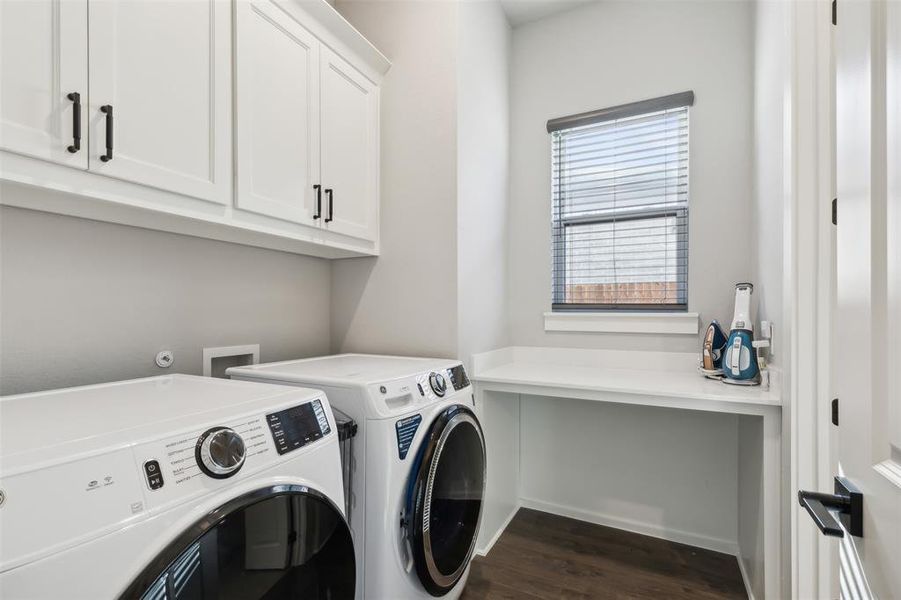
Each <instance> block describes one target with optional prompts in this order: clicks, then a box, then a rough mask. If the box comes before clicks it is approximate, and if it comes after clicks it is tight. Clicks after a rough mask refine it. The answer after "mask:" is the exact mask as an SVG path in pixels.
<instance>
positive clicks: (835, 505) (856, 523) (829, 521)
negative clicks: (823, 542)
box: [798, 477, 863, 537]
mask: <svg viewBox="0 0 901 600" xmlns="http://www.w3.org/2000/svg"><path fill="white" fill-rule="evenodd" d="M798 503H799V504H800V505H801V506H803V507H804V508H805V510H807V514H809V515H810V517H811V518H812V519H813V522H814V523H815V524H816V526H817V528H819V530H820V531H821V532H823V533H824V534H825V535H828V536H833V537H845V532H844V529H842V524H844V526H845V529H847V530H848V533H850V534H851V535H853V536H857V537H862V536H863V494H862V493H861V492H860V490H858V489H857V487H855V486H854V484H852V483H851V482H850V481H848V480H847V479H845V478H844V477H836V478H835V493H834V494H824V493H822V492H808V491H805V490H799V491H798ZM829 509H832V510H837V511H838V513H839V516H840V518H841V520H842V523H841V524H840V523H839V521H838V519H836V518H835V516H834V515H833V514H832V513H831V512H829Z"/></svg>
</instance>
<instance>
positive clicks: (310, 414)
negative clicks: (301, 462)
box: [266, 400, 331, 454]
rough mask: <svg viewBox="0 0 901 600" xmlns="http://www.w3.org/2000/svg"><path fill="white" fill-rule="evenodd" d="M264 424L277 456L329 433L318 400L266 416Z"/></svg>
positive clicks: (329, 429)
mask: <svg viewBox="0 0 901 600" xmlns="http://www.w3.org/2000/svg"><path fill="white" fill-rule="evenodd" d="M266 422H267V423H268V424H269V431H270V432H271V433H272V440H273V441H274V442H275V449H276V451H277V452H278V453H279V454H286V453H288V452H291V451H292V450H297V449H298V448H302V447H304V446H306V445H307V444H309V443H310V442H315V441H316V440H318V439H319V438H321V437H322V436H324V435H328V433H329V432H330V431H331V427H330V426H329V423H328V417H326V416H325V411H324V410H322V402H320V401H319V400H313V401H312V402H310V403H308V404H301V405H299V406H293V407H291V408H288V409H285V410H282V411H279V412H277V413H271V414H268V415H266Z"/></svg>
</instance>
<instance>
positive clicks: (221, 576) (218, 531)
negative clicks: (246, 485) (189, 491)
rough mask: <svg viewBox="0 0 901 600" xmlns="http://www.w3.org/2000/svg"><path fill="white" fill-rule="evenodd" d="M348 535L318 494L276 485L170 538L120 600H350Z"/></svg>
mask: <svg viewBox="0 0 901 600" xmlns="http://www.w3.org/2000/svg"><path fill="white" fill-rule="evenodd" d="M355 576H356V565H355V561H354V549H353V542H352V541H351V535H350V529H349V528H348V527H347V523H346V522H345V521H344V517H343V516H342V515H341V511H340V509H338V508H337V507H336V506H335V505H334V504H333V503H332V502H331V501H330V500H329V499H328V498H326V497H325V496H323V495H322V494H320V493H319V492H317V491H315V490H312V489H310V488H308V487H306V486H300V485H276V486H271V487H267V488H263V489H259V490H256V491H254V492H251V493H249V494H245V495H243V496H240V497H238V498H235V499H234V500H232V501H230V502H228V503H227V504H225V505H223V506H220V507H219V508H217V509H216V510H214V511H212V512H210V513H209V514H208V515H207V516H206V517H204V518H203V519H201V520H200V521H198V522H197V523H195V524H194V525H193V526H192V527H191V528H189V529H188V530H187V531H185V532H184V533H182V535H180V536H179V537H177V538H176V539H175V540H174V541H173V542H172V543H171V544H170V545H169V546H168V547H167V548H165V549H164V550H163V551H162V552H161V553H160V554H159V555H158V556H157V558H156V560H154V561H153V562H152V563H151V564H150V565H149V566H148V567H147V568H146V569H144V571H143V572H142V573H141V575H139V576H138V578H137V579H136V580H135V581H134V582H133V583H132V584H131V586H130V587H129V588H128V589H127V590H126V591H125V593H123V594H122V596H121V598H122V599H125V598H129V599H131V598H140V599H141V600H162V599H172V598H179V599H180V600H200V599H204V600H206V599H212V598H234V599H236V600H239V599H240V600H244V599H246V600H257V599H266V600H282V599H286V600H287V599H289V598H291V599H294V598H322V599H326V598H328V599H339V598H341V599H347V600H352V599H353V597H354V581H355Z"/></svg>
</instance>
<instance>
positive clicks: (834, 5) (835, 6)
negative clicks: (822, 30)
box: [832, 0, 838, 25]
mask: <svg viewBox="0 0 901 600" xmlns="http://www.w3.org/2000/svg"><path fill="white" fill-rule="evenodd" d="M832 24H833V25H838V2H836V0H832Z"/></svg>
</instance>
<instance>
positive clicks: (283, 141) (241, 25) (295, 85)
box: [235, 0, 321, 225]
mask: <svg viewBox="0 0 901 600" xmlns="http://www.w3.org/2000/svg"><path fill="white" fill-rule="evenodd" d="M235 16H236V23H235V31H236V81H235V88H236V96H235V97H236V102H237V114H236V119H235V125H236V130H235V139H236V144H235V152H236V154H237V196H236V200H237V206H238V208H240V209H243V210H248V211H252V212H256V213H260V214H264V215H268V216H271V217H277V218H280V219H284V220H287V221H291V222H294V223H301V224H307V225H313V224H315V222H316V221H317V220H318V218H319V215H318V214H317V210H318V208H319V205H320V204H321V199H320V197H321V191H319V190H315V189H314V187H313V186H314V185H316V184H318V180H319V52H320V44H319V40H317V39H316V38H315V37H313V35H312V34H311V33H310V32H309V31H307V30H306V29H305V28H303V27H302V26H301V25H300V24H299V23H298V22H297V21H295V20H294V19H293V18H291V17H290V16H288V14H287V13H285V12H283V11H282V10H281V9H280V8H278V7H277V6H276V5H275V4H273V3H272V2H270V0H252V1H247V0H239V1H238V2H237V4H236V15H235Z"/></svg>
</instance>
